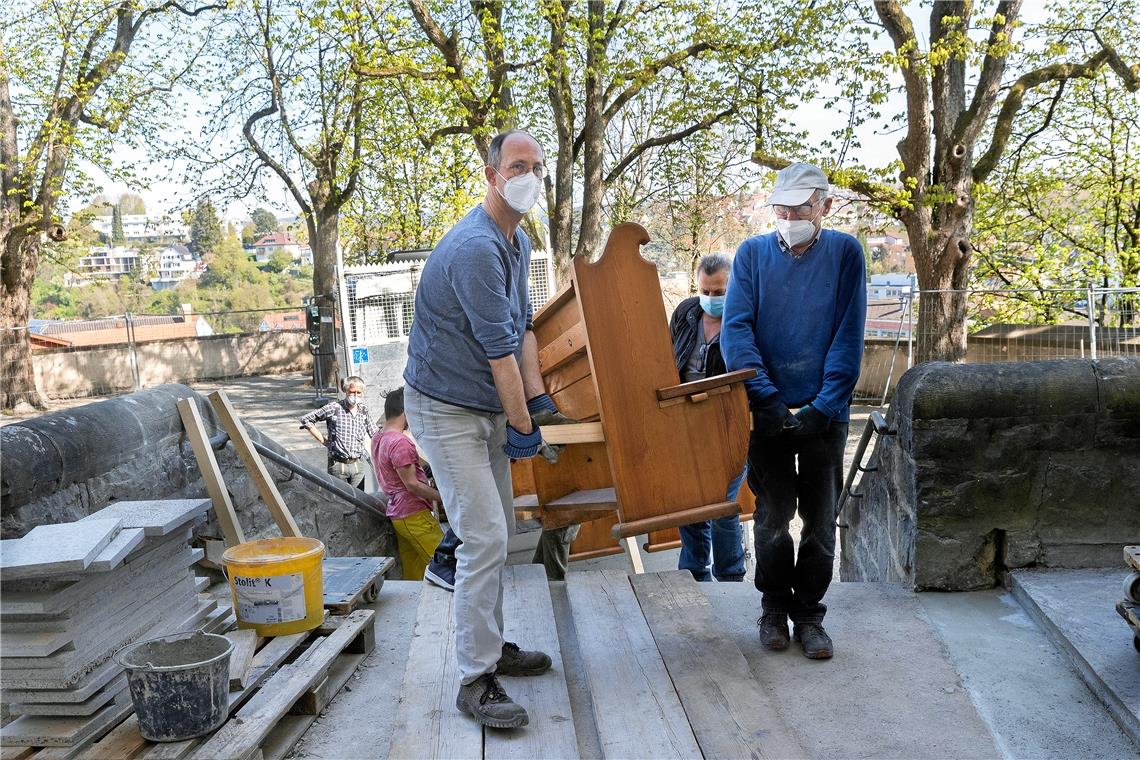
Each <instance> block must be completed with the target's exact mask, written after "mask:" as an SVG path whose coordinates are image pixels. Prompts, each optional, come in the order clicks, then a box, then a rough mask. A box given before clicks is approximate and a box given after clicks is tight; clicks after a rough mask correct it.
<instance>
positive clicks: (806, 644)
mask: <svg viewBox="0 0 1140 760" xmlns="http://www.w3.org/2000/svg"><path fill="white" fill-rule="evenodd" d="M796 641H798V642H800V646H801V647H803V650H804V657H807V658H809V659H812V660H830V659H831V656H832V655H833V654H834V653H835V648H834V647H833V646H832V643H831V637H830V636H828V635H827V631H825V630H823V626H822V625H820V624H819V623H796Z"/></svg>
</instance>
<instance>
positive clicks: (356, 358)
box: [352, 348, 368, 364]
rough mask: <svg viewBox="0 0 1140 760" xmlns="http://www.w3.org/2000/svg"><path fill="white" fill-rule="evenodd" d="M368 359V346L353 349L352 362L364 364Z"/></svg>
mask: <svg viewBox="0 0 1140 760" xmlns="http://www.w3.org/2000/svg"><path fill="white" fill-rule="evenodd" d="M367 361H368V349H367V348H354V349H352V363H353V364H364V363H365V362H367Z"/></svg>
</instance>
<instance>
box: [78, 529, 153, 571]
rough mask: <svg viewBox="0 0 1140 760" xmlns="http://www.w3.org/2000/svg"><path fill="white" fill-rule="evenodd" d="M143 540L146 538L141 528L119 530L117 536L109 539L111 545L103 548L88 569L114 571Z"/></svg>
mask: <svg viewBox="0 0 1140 760" xmlns="http://www.w3.org/2000/svg"><path fill="white" fill-rule="evenodd" d="M144 538H146V531H145V530H143V529H142V528H124V529H123V530H120V531H119V533H118V535H117V536H115V537H114V538H113V539H111V543H109V544H107V545H106V546H105V547H103V551H101V552H100V553H99V556H98V557H96V558H95V559H94V560H93V561H92V562H91V567H90V568H89V569H90V570H92V571H94V572H106V571H109V570H114V569H115V568H116V567H118V566H119V565H121V564H122V563H123V560H124V559H126V557H127V555H128V554H130V553H131V552H132V551H134V550H135V548H136V547H137V546H138V545H139V544H141V543H142V541H143V539H144Z"/></svg>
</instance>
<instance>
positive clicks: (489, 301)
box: [404, 130, 555, 728]
mask: <svg viewBox="0 0 1140 760" xmlns="http://www.w3.org/2000/svg"><path fill="white" fill-rule="evenodd" d="M487 164H488V165H487V166H486V167H485V168H484V170H483V175H484V179H485V180H486V182H487V194H486V196H485V197H484V199H483V202H482V203H481V204H480V205H478V206H476V207H475V208H474V209H472V210H471V212H470V213H468V214H467V216H465V217H464V218H463V219H462V220H460V221H459V222H458V223H457V224H456V225H455V226H454V227H452V228H451V230H450V231H448V233H447V234H446V235H444V236H443V239H442V240H440V242H439V244H438V245H437V246H436V247H435V250H433V251H432V253H431V255H430V256H428V259H427V262H426V263H425V264H424V268H423V272H422V274H421V277H420V283H419V287H418V288H417V289H416V311H415V315H416V318H415V321H414V322H413V323H412V332H411V335H410V336H409V338H408V364H407V368H406V369H405V370H404V380H405V381H406V382H407V387H406V388H405V391H404V409H405V411H406V413H407V416H408V429H409V430H410V431H411V432H412V435H414V436H415V438H416V440H417V441H418V442H419V444H420V446H421V447H423V450H424V453H425V454H427V459H428V461H429V462H431V465H432V472H433V475H434V476H435V482H436V485H437V486H438V487H439V492H440V495H441V496H442V497H443V503H444V504H446V505H447V516H448V520H449V522H450V526H451V528H452V529H453V530H454V531H455V534H456V536H457V537H458V538H459V541H460V542H461V543H460V544H459V546H458V548H456V550H455V554H456V559H457V566H456V572H455V601H454V611H455V612H454V614H455V637H456V642H455V644H456V646H455V649H456V659H457V661H458V665H459V676H460V687H459V695H458V697H457V698H456V706H457V707H458V708H459V709H460V710H461V711H462V712H465V713H468V714H469V715H471V716H472V717H474V718H475V719H476V720H477V721H479V722H480V723H482V724H483V725H485V726H490V727H492V728H516V727H518V726H524V725H526V724H527V722H528V720H529V718H528V716H527V712H526V709H525V708H523V707H522V706H521V705H518V704H516V703H515V702H514V701H513V700H511V698H510V697H509V696H507V693H506V691H504V689H503V687H502V685H501V684H500V683H499V680H498V677H499V676H531V675H540V674H541V673H544V672H545V671H546V670H548V669H549V668H550V665H551V660H550V657H549V656H548V655H546V654H544V653H542V652H528V651H525V650H522V649H520V648H519V647H518V646H516V645H515V644H513V643H511V642H508V641H504V640H503V581H502V569H503V565H504V564H505V562H506V559H507V538H508V536H509V535H510V534H511V533H512V532H513V531H514V522H515V515H514V506H513V502H514V500H513V497H512V493H511V469H510V460H511V459H526V458H530V457H533V456H534V455H535V454H536V453H538V450H539V447H540V446H541V445H542V434H541V432H540V431H539V428H538V425H536V424H535V422H534V419H533V418H532V415H536V414H540V413H542V412H544V411H545V412H553V411H554V410H555V407H554V402H553V401H551V399H550V396H548V395H546V391H545V389H544V387H543V382H542V375H541V373H540V372H539V367H538V343H537V341H536V340H535V337H534V333H533V332H531V328H532V327H533V325H532V322H531V320H532V317H533V314H532V309H531V303H530V294H529V292H528V289H527V278H528V275H529V272H530V250H531V248H530V240H529V239H528V238H527V236H526V233H525V232H523V231H522V229H520V228H519V223H520V222H521V221H522V218H523V215H524V214H526V213H527V211H529V210H530V209H531V208H532V207H533V206H534V204H535V202H536V201H537V200H538V196H539V194H540V193H541V191H542V177H543V174H544V172H545V166H544V165H543V152H542V148H541V147H540V146H539V144H538V142H537V141H536V140H535V139H534V138H533V137H532V136H530V135H529V134H527V133H526V132H523V131H520V130H512V131H510V132H505V133H503V134H500V135H497V136H495V138H494V139H492V140H491V144H490V147H489V150H488V155H487Z"/></svg>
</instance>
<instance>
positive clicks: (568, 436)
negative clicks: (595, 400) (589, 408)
mask: <svg viewBox="0 0 1140 760" xmlns="http://www.w3.org/2000/svg"><path fill="white" fill-rule="evenodd" d="M539 430H541V431H542V440H544V441H546V442H547V443H554V444H566V443H605V440H606V436H605V433H604V432H603V431H602V423H600V422H578V423H575V424H573V425H544V426H543V427H540V428H539Z"/></svg>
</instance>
